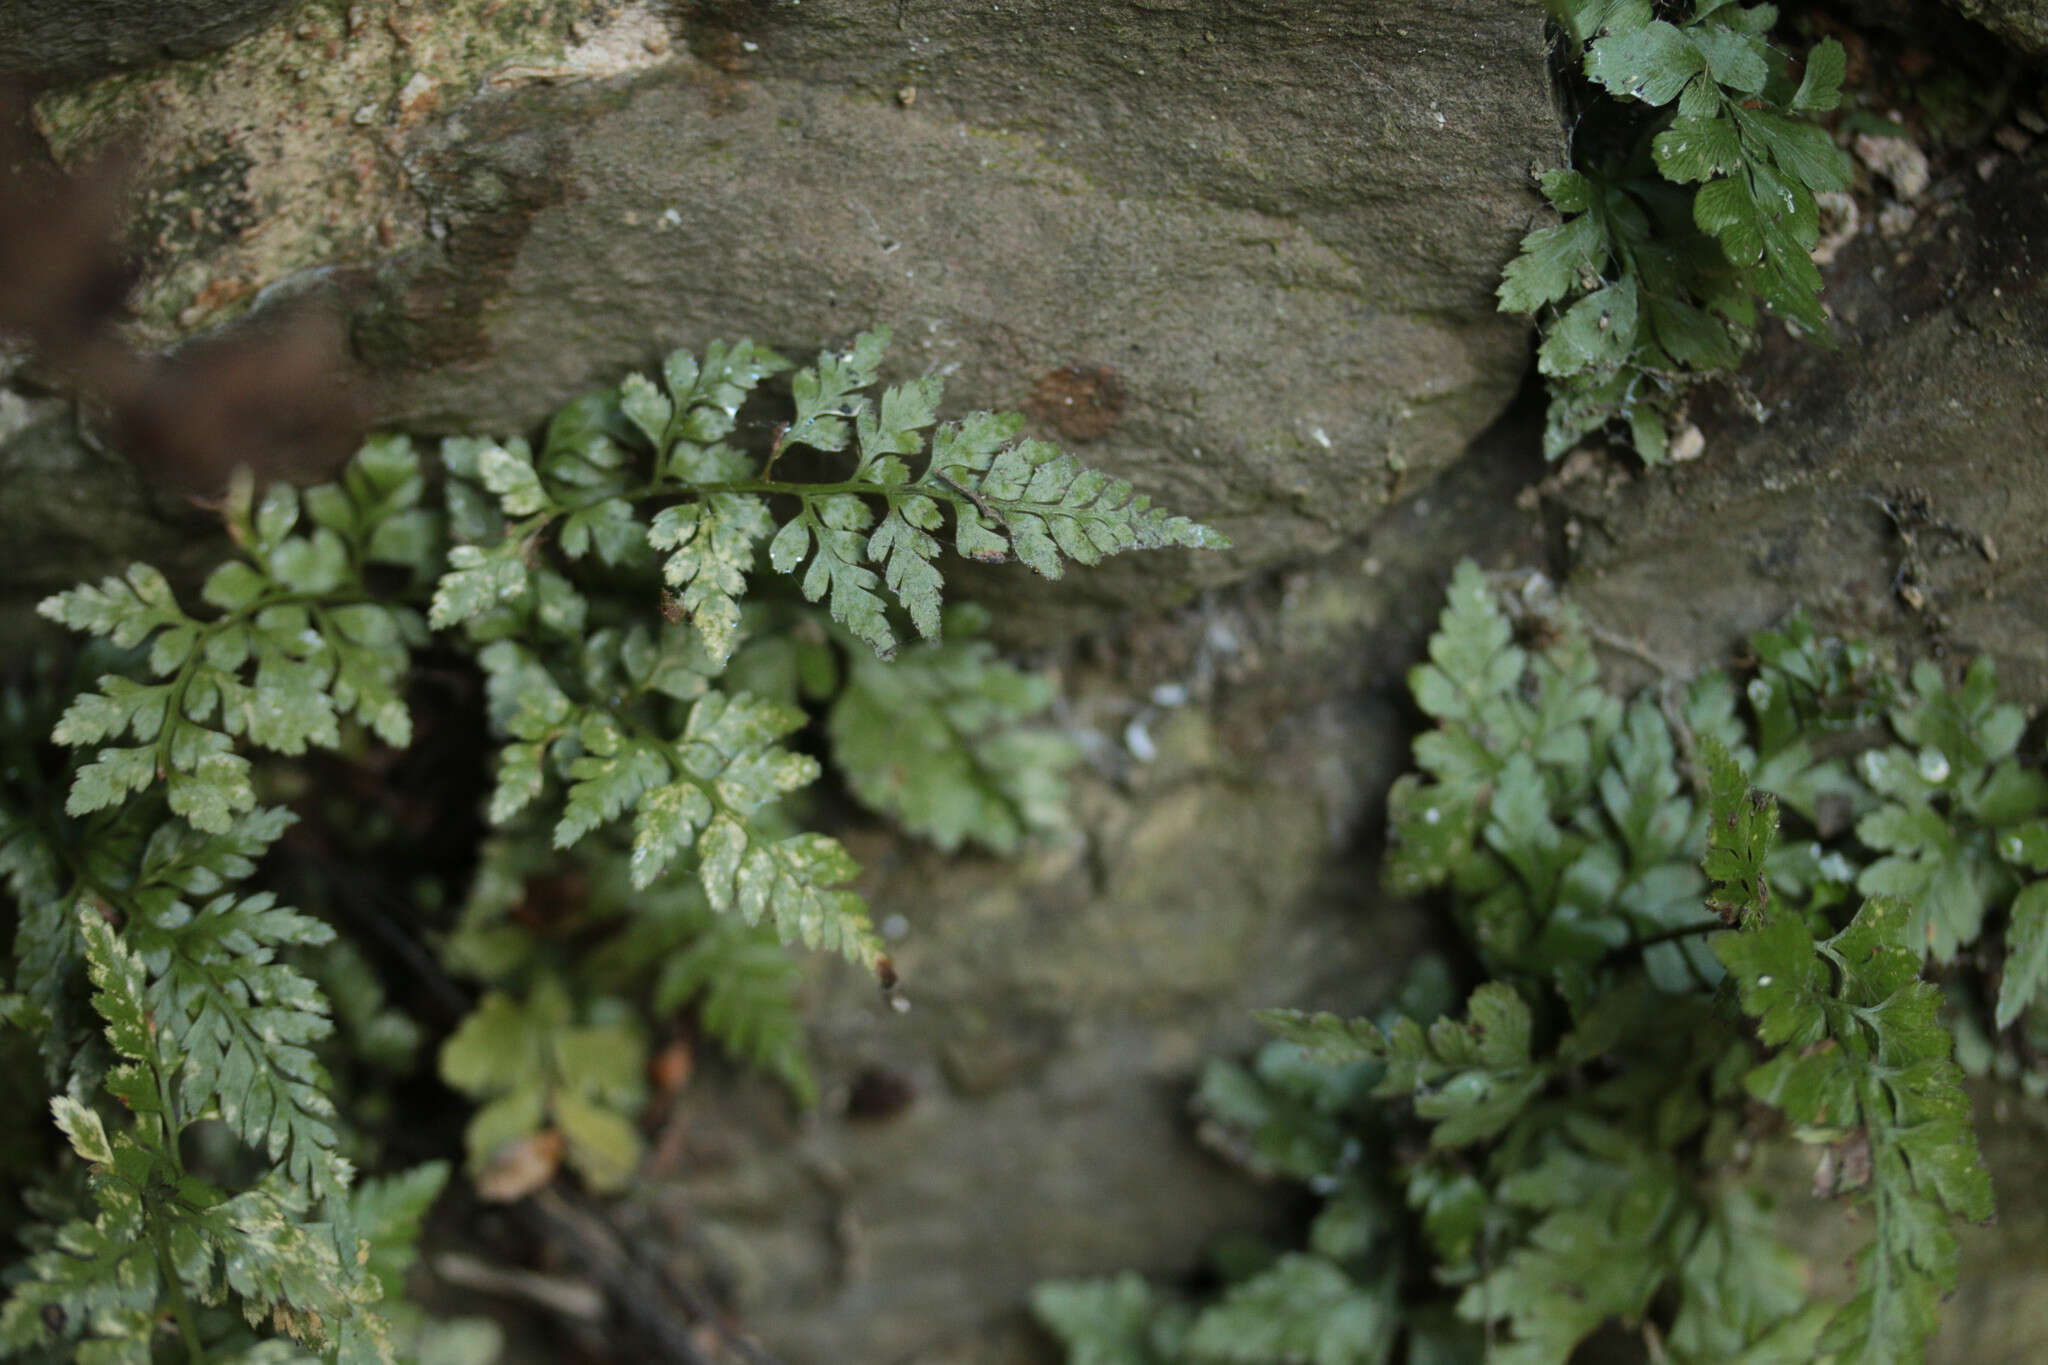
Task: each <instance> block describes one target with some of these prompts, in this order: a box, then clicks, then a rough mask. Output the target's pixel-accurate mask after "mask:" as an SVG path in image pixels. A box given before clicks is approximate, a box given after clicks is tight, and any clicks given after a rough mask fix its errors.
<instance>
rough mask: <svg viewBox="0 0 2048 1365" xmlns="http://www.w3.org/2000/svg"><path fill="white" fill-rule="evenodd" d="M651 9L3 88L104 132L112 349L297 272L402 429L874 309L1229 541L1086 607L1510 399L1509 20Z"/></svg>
mask: <svg viewBox="0 0 2048 1365" xmlns="http://www.w3.org/2000/svg"><path fill="white" fill-rule="evenodd" d="M513 11H518V14H517V15H516V16H515V15H513ZM670 14H671V11H670V10H669V9H668V8H667V7H655V6H652V5H643V4H619V3H603V2H601V0H588V3H581V4H572V3H566V0H553V2H552V3H547V2H545V0H526V3H524V4H517V5H510V6H489V5H480V4H453V5H448V6H445V7H436V8H430V7H427V6H424V5H419V4H411V5H408V4H405V3H403V2H402V0H386V3H383V4H375V3H365V4H363V5H358V6H352V7H350V11H349V15H350V16H353V17H348V18H343V17H337V16H336V15H335V14H333V13H329V12H325V11H314V10H309V11H307V13H306V14H305V16H304V19H303V22H300V23H297V24H295V25H291V26H288V27H279V28H277V29H273V30H272V31H270V32H268V33H266V34H264V35H262V36H260V37H258V38H257V39H255V40H253V41H251V42H249V43H246V44H243V45H242V46H240V47H238V48H236V49H234V50H233V51H231V52H229V53H226V54H223V55H221V56H219V57H216V58H212V59H209V60H208V61H206V62H203V63H195V64H192V65H190V66H188V67H184V68H180V69H178V70H176V71H174V72H164V73H159V74H152V75H143V76H134V77H125V78H120V79H118V80H115V81H111V82H103V83H101V84H100V85H98V86H95V87H91V88H89V89H85V90H81V91H78V92H75V93H71V94H67V95H64V96H61V97H52V98H50V99H46V100H45V101H44V103H43V105H42V106H41V108H40V110H39V114H40V117H41V119H42V121H43V124H44V126H45V128H46V129H47V131H48V132H49V134H50V136H51V140H52V142H53V143H54V144H55V146H56V147H57V149H58V151H59V152H60V154H61V155H62V156H64V157H65V158H66V159H67V160H74V161H75V160H82V159H84V158H86V157H88V156H89V155H90V154H91V152H92V151H93V150H94V149H95V148H97V147H99V146H101V145H104V144H106V143H109V142H111V141H114V140H116V139H118V138H121V137H123V136H134V137H139V139H140V143H139V151H138V155H139V156H140V158H141V161H142V163H143V165H144V167H145V172H144V183H143V193H142V196H141V214H142V218H143V222H144V228H145V233H146V234H147V236H146V238H145V240H146V241H147V242H148V246H147V252H148V254H149V256H150V264H151V270H150V272H149V275H148V278H147V279H146V280H145V283H144V287H143V291H142V294H141V308H142V311H143V314H144V317H145V320H146V325H145V327H144V329H143V330H144V331H145V332H146V333H148V334H149V335H152V336H155V337H156V338H158V339H159V340H168V339H170V338H171V337H173V336H175V335H177V334H178V333H179V332H181V331H183V330H184V329H186V328H190V327H197V326H201V325H204V324H206V323H208V322H210V321H212V320H214V319H216V318H219V317H224V316H226V315H227V314H228V313H230V312H232V311H233V310H234V309H236V308H239V307H246V306H247V302H248V300H250V299H252V298H254V297H256V296H257V295H258V294H259V292H260V291H261V290H263V289H264V288H266V287H268V286H270V285H272V284H274V283H276V282H277V281H279V280H283V279H287V278H291V277H299V278H303V277H305V276H306V275H307V273H308V272H327V277H328V278H329V279H331V280H332V281H334V282H335V283H337V284H338V285H340V286H342V292H343V297H344V298H345V299H346V300H348V301H350V303H351V304H352V305H353V306H354V308H355V309H356V313H357V338H358V342H359V344H360V346H361V347H362V349H363V350H364V352H365V354H366V356H367V358H368V359H369V361H370V362H371V364H372V366H373V368H375V369H376V371H377V372H378V373H379V374H380V375H381V376H382V377H383V378H385V379H386V380H388V381H389V388H388V390H387V398H386V402H385V407H384V415H385V417H386V418H387V419H388V420H390V421H392V422H395V423H400V424H404V425H407V426H410V427H413V428H416V429H441V430H447V429H457V428H460V429H465V430H475V429H484V430H496V431H501V432H503V431H512V430H518V429H521V428H523V427H526V426H528V425H530V424H532V423H533V422H535V421H537V420H538V419H540V418H541V417H542V416H543V415H544V414H545V413H546V412H547V411H549V410H550V409H551V408H553V407H554V406H556V405H558V404H560V403H561V402H563V401H565V400H566V399H567V398H569V397H572V396H573V395H574V394H575V393H577V392H578V391H580V390H582V389H583V388H585V387H588V386H590V385H593V384H597V383H604V382H612V381H615V380H616V379H617V378H618V376H619V375H620V374H621V373H622V372H623V371H624V370H626V369H627V368H629V367H631V366H634V365H639V364H645V363H647V362H648V361H650V360H652V359H654V358H655V357H657V356H658V355H659V354H660V353H661V352H662V351H663V350H664V349H665V348H667V347H669V346H672V345H676V344H689V345H693V346H696V345H701V344H702V343H703V342H704V341H706V340H708V339H711V338H713V337H717V336H736V335H742V334H745V335H752V336H753V337H755V338H756V339H759V340H764V341H767V342H769V343H771V344H773V345H775V346H777V347H780V348H784V349H786V350H787V351H788V352H790V353H791V354H792V355H795V356H799V357H808V355H809V354H810V353H812V352H814V351H815V350H817V349H818V348H819V347H820V346H821V345H825V344H828V343H836V342H838V341H841V340H843V339H845V338H846V337H848V336H849V335H851V334H852V333H853V332H855V331H857V330H859V329H861V328H863V327H867V326H870V325H873V324H876V323H885V324H889V325H891V326H893V327H894V329H895V331H896V335H897V338H898V344H897V350H896V354H895V362H894V363H895V369H896V372H897V373H899V374H908V373H917V372H922V371H928V370H930V371H937V372H940V373H942V374H944V375H946V376H947V377H948V379H949V381H950V402H951V405H952V407H953V409H954V410H965V409H969V408H975V407H1017V408H1024V409H1026V410H1029V411H1032V412H1033V413H1034V414H1035V416H1036V419H1037V422H1038V425H1039V428H1040V430H1042V431H1043V432H1045V433H1046V434H1048V435H1051V436H1054V437H1055V438H1057V439H1061V440H1064V441H1065V442H1067V443H1069V444H1073V445H1078V446H1082V447H1084V449H1085V454H1086V455H1087V456H1088V458H1090V459H1091V461H1094V462H1098V463H1100V464H1102V465H1105V466H1108V467H1110V468H1112V469H1114V470H1116V471H1117V472H1119V473H1122V474H1125V475H1128V476H1130V477H1132V478H1133V479H1134V480H1135V481H1136V482H1138V483H1139V484H1140V486H1141V487H1143V488H1145V489H1147V490H1148V491H1151V492H1153V493H1154V494H1155V495H1158V496H1160V497H1161V498H1162V499H1164V500H1167V501H1169V502H1170V503H1171V504H1172V505H1174V506H1175V507H1176V508H1180V509H1184V510H1186V511H1188V512H1189V513H1191V514H1194V515H1197V516H1201V517H1203V518H1204V519H1208V520H1212V521H1213V522H1215V523H1216V524H1217V525H1218V526H1220V528H1221V529H1223V530H1224V531H1225V532H1227V533H1228V534H1230V535H1231V536H1232V537H1233V538H1234V539H1235V540H1236V542H1237V544H1238V547H1239V548H1238V550H1237V552H1236V553H1235V554H1234V555H1232V556H1229V557H1213V558H1207V559H1199V560H1197V559H1155V560H1152V561H1151V562H1149V563H1142V564H1141V563H1138V562H1136V561H1133V562H1131V563H1130V564H1128V565H1121V566H1119V568H1118V571H1117V572H1115V573H1113V574H1109V575H1098V576H1095V577H1094V578H1093V580H1092V581H1091V582H1090V583H1089V584H1088V585H1087V586H1086V587H1084V588H1080V589H1076V590H1075V591H1076V592H1077V593H1082V592H1085V593H1088V594H1091V595H1092V596H1093V597H1094V598H1095V599H1097V600H1099V601H1104V602H1116V603H1119V604H1122V605H1124V606H1143V605H1146V604H1147V603H1150V604H1155V605H1156V604H1158V603H1160V602H1163V601H1167V600H1174V599H1180V598H1184V597H1185V596H1186V595H1187V593H1188V592H1189V590H1190V588H1191V587H1192V586H1194V585H1197V584H1200V583H1213V582H1218V581H1222V580H1225V579H1228V578H1231V577H1234V576H1238V575H1241V574H1243V573H1245V572H1247V571H1249V570H1251V569H1254V568H1258V567H1262V566H1265V565H1270V564H1273V563H1276V562H1280V561H1283V560H1288V559H1294V558H1298V557H1300V556H1302V555H1305V554H1311V553H1315V552H1317V551H1320V550H1325V549H1328V548H1330V547H1332V546H1333V545H1335V544H1336V543H1338V541H1339V540H1340V539H1341V538H1342V537H1344V536H1345V535H1349V534H1355V533H1357V532H1358V531H1360V530H1362V529H1363V528H1364V527H1365V526H1367V525H1368V524H1370V522H1371V520H1372V518H1373V517H1374V516H1376V515H1377V514H1378V513H1379V512H1380V511H1381V510H1382V509H1384V508H1385V506H1387V505H1388V503H1389V502H1390V501H1392V500H1393V498H1394V497H1395V496H1396V495H1397V494H1398V492H1399V491H1401V490H1402V489H1403V488H1404V487H1413V486H1414V485H1415V483H1416V482H1417V481H1419V480H1423V479H1426V478H1427V477H1428V476H1429V475H1430V474H1431V473H1433V472H1434V471H1436V470H1438V469H1441V468H1442V467H1444V466H1445V465H1446V464H1447V463H1448V462H1449V461H1450V460H1451V459H1453V458H1454V457H1455V456H1456V455H1457V453H1458V452H1459V451H1460V450H1462V449H1463V448H1464V447H1465V445H1466V444H1467V443H1468V442H1469V441H1470V440H1471V439H1472V438H1473V437H1474V436H1475V435H1476V434H1477V433H1478V432H1479V431H1480V430H1482V429H1483V428H1484V427H1485V426H1486V425H1487V424H1488V423H1489V422H1491V421H1492V420H1493V418H1494V417H1495V416H1496V415H1497V414H1498V413H1499V412H1500V411H1501V409H1502V408H1503V407H1504V406H1505V404H1506V403H1507V401H1508V399H1509V398H1510V397H1511V395H1512V394H1513V392H1514V390H1515V387H1516V385H1517V383H1518V382H1519V379H1520V376H1521V374H1522V372H1523V369H1524V367H1525V362H1526V358H1527V329H1526V327H1525V326H1524V325H1523V323H1522V322H1521V320H1519V319H1514V318H1507V317H1503V316H1501V315H1500V314H1498V313H1496V312H1495V311H1494V300H1493V293H1492V291H1493V287H1494V285H1495V283H1496V281H1497V280H1498V277H1499V271H1500V267H1501V265H1502V263H1503V262H1504V261H1505V260H1507V259H1508V257H1509V256H1510V255H1512V253H1513V251H1514V250H1515V245H1516V242H1517V241H1518V239H1519V238H1520V236H1521V234H1522V233H1523V232H1524V231H1525V230H1526V229H1527V227H1528V226H1529V224H1530V222H1531V221H1533V215H1534V214H1535V212H1536V209H1537V203H1538V201H1537V200H1536V198H1535V196H1534V194H1533V190H1532V186H1531V180H1530V175H1529V172H1530V170H1531V168H1533V167H1538V166H1542V165H1546V164H1551V163H1554V162H1555V161H1556V160H1557V159H1558V158H1559V157H1560V156H1561V154H1562V151H1563V144H1562V132H1561V129H1560V126H1559V124H1558V121H1557V117H1556V114H1555V112H1554V111H1553V109H1552V107H1551V103H1550V94H1549V86H1548V79H1547V73H1546V68H1545V44H1544V38H1543V29H1542V20H1541V17H1540V13H1539V12H1538V11H1536V10H1534V9H1531V8H1527V7H1524V6H1521V5H1516V4H1506V3H1503V4H1496V5H1489V6H1483V7H1480V8H1479V9H1477V10H1461V11H1457V12H1452V11H1449V10H1446V9H1444V8H1443V7H1441V6H1438V5H1431V4H1425V3H1420V0H1381V3H1376V4H1372V5H1360V6H1329V5H1322V4H1310V3H1306V2H1305V0H1265V3H1261V4H1258V5H1254V6H1244V5H1223V4H1217V3H1195V2H1193V0H1190V2H1189V3H1180V4H1166V3H1123V4H1111V5H1057V4H1037V5H1018V4H1015V3H1011V4H997V3H993V2H990V3H978V4H964V5H963V4H936V3H918V2H911V0H907V2H906V3H902V4H896V5H892V6H877V5H873V4H869V3H864V0H811V2H810V3H805V4H802V5H798V4H796V3H794V2H793V0H792V2H790V3H777V4H762V5H716V4H704V5H697V6H693V7H689V8H688V9H687V10H686V11H685V14H684V17H683V19H682V20H681V22H680V23H679V24H673V25H672V23H671V19H670ZM514 18H517V19H519V20H521V21H523V22H519V23H515V22H513V20H514ZM672 30H673V31H672ZM1059 600H1062V601H1067V600H1070V599H1059ZM1065 628H1066V629H1069V630H1070V629H1071V628H1072V620H1071V619H1069V620H1068V621H1067V622H1066V623H1065ZM1045 633H1048V634H1050V633H1054V630H1053V629H1048V630H1047V631H1046V632H1045Z"/></svg>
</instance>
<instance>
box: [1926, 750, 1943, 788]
mask: <svg viewBox="0 0 2048 1365" xmlns="http://www.w3.org/2000/svg"><path fill="white" fill-rule="evenodd" d="M1948 772H1949V769H1948V755H1947V754H1945V753H1943V752H1942V751H1941V750H1939V749H1922V750H1921V751H1920V776H1922V777H1924V778H1926V779H1927V780H1928V781H1929V782H1945V781H1947V780H1948Z"/></svg>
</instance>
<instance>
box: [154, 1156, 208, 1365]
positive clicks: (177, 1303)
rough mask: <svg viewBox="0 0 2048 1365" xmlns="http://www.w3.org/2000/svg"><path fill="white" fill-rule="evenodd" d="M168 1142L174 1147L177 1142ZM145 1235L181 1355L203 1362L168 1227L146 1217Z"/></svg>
mask: <svg viewBox="0 0 2048 1365" xmlns="http://www.w3.org/2000/svg"><path fill="white" fill-rule="evenodd" d="M170 1145H171V1146H172V1147H173V1149H175V1148H176V1145H177V1144H176V1143H175V1142H173V1143H171V1144H170ZM149 1239H150V1242H151V1243H152V1244H153V1245H154V1246H155V1248H156V1268H157V1274H158V1275H159V1276H160V1277H162V1279H163V1283H164V1286H165V1289H166V1291H167V1292H168V1293H169V1295H170V1300H171V1314H172V1316H173V1317H175V1318H177V1320H178V1335H179V1336H181V1337H183V1338H184V1339H185V1358H186V1359H187V1360H189V1361H191V1362H192V1365H206V1345H205V1343H204V1342H202V1341H201V1340H200V1339H199V1319H198V1318H197V1317H196V1316H194V1314H193V1312H192V1301H191V1300H190V1299H188V1298H186V1297H185V1285H184V1282H183V1281H181V1280H180V1279H179V1278H178V1268H177V1263H176V1261H175V1259H174V1258H173V1257H172V1255H171V1235H170V1230H169V1228H168V1227H167V1226H166V1224H165V1222H164V1220H163V1219H161V1218H151V1219H150V1220H149Z"/></svg>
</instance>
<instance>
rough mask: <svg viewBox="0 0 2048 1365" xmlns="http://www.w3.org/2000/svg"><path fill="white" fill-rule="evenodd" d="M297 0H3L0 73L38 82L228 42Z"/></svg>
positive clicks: (137, 63)
mask: <svg viewBox="0 0 2048 1365" xmlns="http://www.w3.org/2000/svg"><path fill="white" fill-rule="evenodd" d="M297 6H298V0H6V3H5V4H0V77H7V76H13V77H21V78H26V79H28V80H31V81H34V82H37V83H56V82H70V81H83V80H91V79H92V78H93V77H95V76H102V75H105V74H107V73H108V72H111V71H121V70H125V69H127V68H130V67H137V66H147V65H149V64H151V63H153V62H162V61H167V60H171V59H174V58H179V57H193V56H197V55H199V54H200V53H203V52H212V51H215V50H217V49H219V48H223V47H226V46H227V45H228V44H230V43H232V42H234V41H235V40H236V39H238V38H243V37H246V36H247V35H249V34H251V33H254V32H255V31H256V30H258V29H260V28H262V27H263V26H264V25H266V24H270V23H273V22H275V21H276V20H277V19H279V18H281V17H283V16H284V15H285V14H288V13H289V12H291V11H292V10H293V9H295V8H297Z"/></svg>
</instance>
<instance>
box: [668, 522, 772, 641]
mask: <svg viewBox="0 0 2048 1365" xmlns="http://www.w3.org/2000/svg"><path fill="white" fill-rule="evenodd" d="M774 527H775V523H774V521H773V519H772V518H770V516H769V515H768V505H767V504H766V503H764V502H763V501H762V500H761V499H759V498H757V497H754V496H752V495H751V494H745V493H713V494H710V495H709V496H707V497H706V498H705V499H704V500H703V501H702V502H694V503H682V504H679V505H677V506H674V507H669V508H666V509H664V510H663V511H662V512H661V513H660V514H658V515H657V516H656V517H655V518H654V523H653V525H652V526H651V527H649V529H648V532H647V543H648V544H649V545H652V546H653V547H654V548H655V549H657V550H672V551H674V553H673V554H671V555H670V556H669V557H668V559H667V560H666V561H665V562H664V563H663V565H662V571H661V572H662V577H663V578H664V579H666V580H667V582H668V584H669V586H670V587H672V588H674V589H676V590H677V598H676V600H677V602H678V604H679V605H680V606H681V607H682V609H683V610H684V611H686V612H688V613H689V616H690V620H691V622H692V623H693V624H694V625H695V626H696V627H697V629H698V631H699V632H700V633H701V634H702V635H703V637H704V644H705V648H706V650H707V651H708V652H709V653H710V655H711V657H712V658H713V659H714V660H715V661H717V662H721V663H722V662H724V661H725V660H726V659H727V658H729V657H730V656H731V654H732V651H733V646H734V645H736V644H737V643H738V642H739V635H738V630H739V624H740V608H739V599H740V598H741V597H743V596H745V595H746V591H747V572H748V570H750V569H751V568H752V567H753V564H754V552H755V546H756V545H757V544H758V543H759V542H760V541H762V540H763V539H765V538H767V536H768V534H769V532H770V531H772V530H773V529H774Z"/></svg>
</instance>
